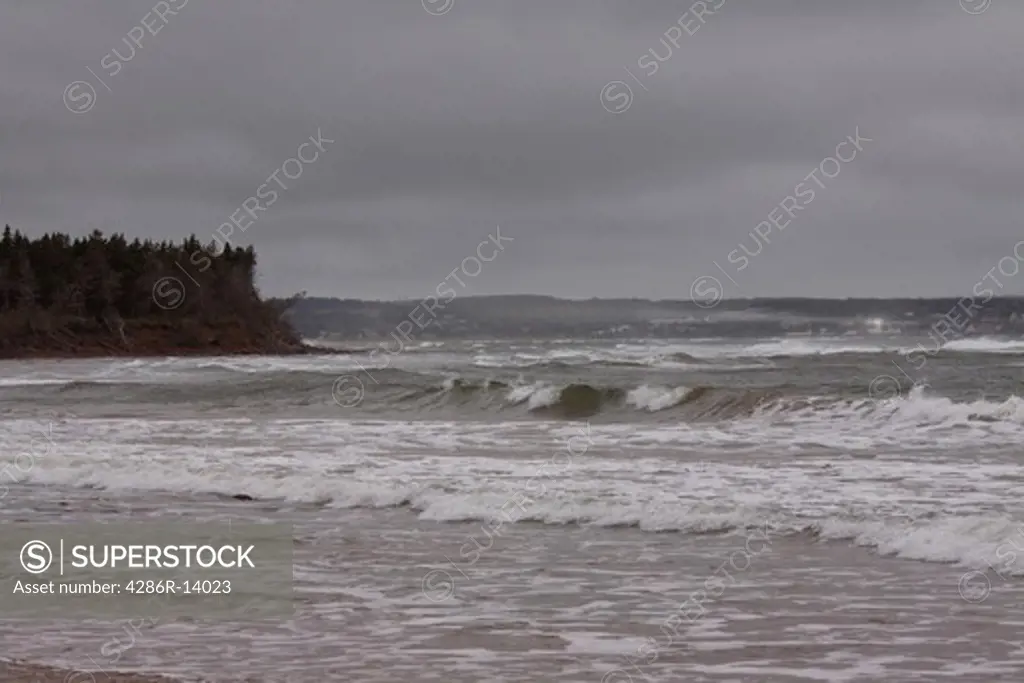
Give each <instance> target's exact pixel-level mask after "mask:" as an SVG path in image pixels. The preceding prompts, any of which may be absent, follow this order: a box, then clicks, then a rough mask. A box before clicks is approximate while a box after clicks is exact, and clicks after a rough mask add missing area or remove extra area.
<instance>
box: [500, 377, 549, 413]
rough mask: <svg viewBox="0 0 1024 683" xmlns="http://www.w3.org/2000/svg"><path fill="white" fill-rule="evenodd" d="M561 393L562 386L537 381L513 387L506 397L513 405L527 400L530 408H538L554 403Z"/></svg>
mask: <svg viewBox="0 0 1024 683" xmlns="http://www.w3.org/2000/svg"><path fill="white" fill-rule="evenodd" d="M561 393H562V389H561V387H557V386H552V385H550V384H547V383H545V382H537V383H536V384H529V385H521V386H517V387H512V389H511V390H510V391H509V392H508V396H507V397H506V398H507V400H508V402H509V403H511V404H512V405H518V404H520V403H523V402H524V401H525V402H526V405H527V407H528V408H529V409H530V410H536V409H538V408H545V407H547V406H550V405H554V404H555V402H557V401H558V397H559V395H560V394H561Z"/></svg>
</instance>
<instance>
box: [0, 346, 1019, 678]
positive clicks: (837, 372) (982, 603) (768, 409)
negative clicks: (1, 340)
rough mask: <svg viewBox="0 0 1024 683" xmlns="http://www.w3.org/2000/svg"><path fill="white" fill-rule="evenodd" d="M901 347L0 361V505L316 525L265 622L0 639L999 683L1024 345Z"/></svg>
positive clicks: (250, 659)
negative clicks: (275, 611) (293, 600)
mask: <svg viewBox="0 0 1024 683" xmlns="http://www.w3.org/2000/svg"><path fill="white" fill-rule="evenodd" d="M918 344H921V345H922V347H923V348H925V349H931V348H932V342H930V341H929V340H928V339H926V338H921V337H908V336H894V335H883V334H869V333H861V334H849V335H845V336H842V337H834V338H829V337H814V338H809V337H800V336H789V337H783V338H742V337H737V338H720V339H696V340H693V339H691V340H658V341H650V340H647V341H645V340H620V341H595V340H570V339H563V340H555V341H530V340H519V341H459V342H429V343H421V344H416V345H409V346H408V347H407V348H404V349H401V350H399V349H396V348H394V344H392V345H391V348H390V349H389V352H388V353H379V352H378V353H375V354H374V355H373V357H372V358H371V357H370V354H369V352H370V349H366V350H364V352H360V353H355V354H350V355H323V356H306V357H289V358H275V357H253V358H197V359H155V360H141V359H136V360H128V361H125V360H81V361H78V360H76V361H60V362H57V361H35V362H22V363H5V364H3V365H0V411H2V412H3V435H4V441H5V444H4V445H5V448H4V449H3V453H4V455H3V456H0V468H3V466H4V465H6V466H7V467H6V469H3V470H2V471H3V472H5V473H6V475H7V476H6V479H5V480H4V482H3V483H5V484H8V485H9V491H8V493H7V494H6V495H5V496H4V498H3V499H2V500H0V510H2V513H3V515H4V519H5V520H8V521H15V520H33V521H40V520H57V519H85V518H88V519H93V518H99V519H119V518H129V517H138V516H140V515H148V516H153V515H185V516H189V517H192V518H197V519H211V520H213V519H221V518H223V517H224V516H225V515H238V516H239V517H244V518H246V519H267V520H275V521H289V522H292V523H294V524H295V525H296V529H297V532H296V533H297V534H298V535H299V536H300V538H304V539H306V540H307V541H309V542H308V543H306V544H300V545H299V546H297V548H298V550H297V553H296V562H297V565H296V570H295V577H296V586H297V591H298V594H299V596H300V600H298V601H297V611H296V616H295V618H294V619H293V620H290V621H287V622H285V623H281V624H276V625H268V624H260V625H254V624H248V625H247V624H234V625H230V624H229V625H217V626H211V625H200V624H163V625H160V626H158V627H155V628H154V631H153V632H154V634H158V637H154V638H151V639H140V641H139V642H138V643H137V644H136V645H135V646H134V647H133V648H132V649H131V650H130V651H128V652H126V653H124V654H123V655H121V656H120V657H119V659H118V661H117V662H110V661H109V658H108V659H106V660H104V659H102V658H101V656H100V655H98V652H99V648H100V646H101V645H102V644H103V638H104V634H105V633H111V632H112V631H116V629H117V625H116V624H100V623H97V624H91V625H88V626H77V625H76V626H73V627H72V626H70V625H46V624H42V625H41V624H21V623H17V624H15V623H13V622H7V624H6V625H4V626H2V627H0V630H3V632H4V633H3V636H2V637H3V639H4V642H5V645H7V649H6V654H8V655H9V656H27V657H32V658H35V659H37V660H43V661H53V662H60V663H63V664H65V665H70V666H75V667H79V668H86V669H88V668H94V666H95V665H96V664H99V665H101V666H105V667H108V668H109V667H112V666H114V665H115V664H116V666H118V667H119V668H132V667H138V668H142V669H144V670H149V671H163V672H171V673H175V674H178V675H183V676H208V677H212V678H215V679H218V680H219V679H224V680H242V679H246V678H248V679H251V680H260V681H282V680H288V681H292V680H294V681H307V680H308V681H313V680H324V678H327V679H330V680H367V681H371V680H372V681H378V680H379V681H393V680H397V679H399V678H404V679H406V680H424V681H427V680H445V681H480V680H495V681H534V680H537V681H540V680H544V681H547V680H560V681H561V680H565V681H594V683H597V682H598V681H601V680H602V677H606V678H605V680H607V681H627V680H629V678H632V680H636V681H640V680H687V681H689V680H693V681H748V680H749V681H769V680H771V681H775V680H778V681H789V680H822V681H825V680H827V681H860V680H864V681H876V680H877V681H883V680H884V681H912V680H913V681H917V680H921V681H933V680H941V679H943V678H954V677H955V678H957V679H958V680H960V681H984V682H986V683H990V682H991V681H1003V680H1005V681H1011V680H1020V674H1021V673H1024V644H1022V640H1021V637H1020V635H1019V633H1020V626H1021V621H1022V620H1021V618H1020V611H1019V609H1020V604H1021V600H1020V598H1021V597H1022V594H1024V590H1022V586H1024V559H1018V557H1017V556H1018V555H1020V554H1021V553H1024V503H1022V502H1021V500H1022V499H1021V496H1020V491H1021V486H1022V484H1024V475H1022V474H1021V472H1020V462H1021V451H1020V444H1021V442H1022V437H1024V403H1022V401H1021V399H1019V398H1018V397H1017V393H1018V392H1019V391H1020V387H1021V382H1022V381H1024V342H1021V341H1018V340H1016V339H1013V338H1008V337H1003V338H999V337H978V338H971V339H961V340H958V341H954V342H952V343H950V344H947V345H945V347H944V348H942V349H938V350H934V351H932V350H928V351H927V352H926V353H922V352H921V351H920V350H919V349H918ZM914 349H918V352H917V353H916V354H913V353H910V355H909V357H908V353H909V352H911V351H913V350H914ZM235 494H247V495H249V496H252V497H254V498H255V499H256V500H254V501H251V502H243V501H235V500H231V499H230V498H228V496H231V495H235ZM755 534H762V535H763V536H764V538H766V539H768V540H767V541H765V542H761V543H760V544H755V546H753V547H756V548H760V549H761V551H760V552H757V553H754V552H752V551H750V547H751V546H750V539H751V538H752V537H754V536H753V535H755ZM744 549H746V550H744ZM736 553H740V555H737V554H736ZM730 558H732V559H730ZM726 561H728V562H733V563H736V562H739V564H741V565H743V568H742V569H738V568H737V567H736V566H734V565H730V566H731V567H733V568H732V569H731V570H730V580H729V581H728V582H725V581H722V580H721V578H720V577H721V575H720V574H717V576H719V578H718V579H713V580H712V579H711V578H710V577H712V576H714V575H716V574H715V573H716V571H718V569H720V568H721V566H722V565H723V562H726ZM709 581H711V583H708V582H709ZM694 591H704V594H703V597H700V596H698V597H697V598H694V597H693V596H694ZM694 600H696V603H694ZM684 604H690V605H691V607H690V608H689V610H690V611H689V612H687V614H689V615H690V616H694V615H695V614H696V615H697V616H696V617H695V618H693V619H692V620H688V621H687V622H686V628H685V633H684V631H683V630H682V627H680V626H679V625H678V624H676V626H675V627H673V628H671V629H667V630H666V629H664V628H662V627H663V626H664V623H665V621H666V619H668V618H669V617H670V616H671V614H672V613H673V611H676V610H678V609H679V608H680V606H681V605H684ZM693 604H697V605H698V606H700V609H699V610H697V611H694V609H693V607H692V606H693ZM698 612H699V614H698ZM688 619H689V617H688ZM666 634H672V635H671V636H670V635H666ZM681 634H682V635H681ZM649 639H653V640H649ZM637 648H641V649H642V652H641V653H640V654H638V653H637ZM644 648H645V649H644ZM90 658H92V660H95V661H93V663H92V664H91V663H90V661H91V660H90ZM631 667H632V668H631ZM623 670H624V671H625V672H626V673H622V671H623ZM609 672H612V673H609ZM624 676H628V677H629V678H624Z"/></svg>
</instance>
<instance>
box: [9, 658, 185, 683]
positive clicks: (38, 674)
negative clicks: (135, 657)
mask: <svg viewBox="0 0 1024 683" xmlns="http://www.w3.org/2000/svg"><path fill="white" fill-rule="evenodd" d="M0 683H173V680H172V679H170V678H164V677H162V676H143V675H139V674H127V673H116V672H111V673H109V674H104V673H89V672H84V671H71V670H68V669H56V668H54V667H49V666H43V665H41V664H31V663H28V662H4V661H0Z"/></svg>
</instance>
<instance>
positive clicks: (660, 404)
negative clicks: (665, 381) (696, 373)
mask: <svg viewBox="0 0 1024 683" xmlns="http://www.w3.org/2000/svg"><path fill="white" fill-rule="evenodd" d="M688 393H690V389H689V388H688V387H676V388H674V389H670V388H665V387H651V386H648V385H646V384H644V385H643V386H640V387H637V388H636V389H633V390H632V391H630V392H629V393H628V394H627V395H626V403H628V404H629V405H631V406H634V407H636V408H640V409H641V410H647V411H650V412H652V413H653V412H657V411H659V410H664V409H665V408H671V407H672V406H674V405H677V404H678V403H679V402H680V401H682V400H683V398H685V397H686V395H687V394H688Z"/></svg>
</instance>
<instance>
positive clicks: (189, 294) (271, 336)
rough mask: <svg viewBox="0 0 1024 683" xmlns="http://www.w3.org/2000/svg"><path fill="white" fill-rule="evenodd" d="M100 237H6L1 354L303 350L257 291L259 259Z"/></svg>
mask: <svg viewBox="0 0 1024 683" xmlns="http://www.w3.org/2000/svg"><path fill="white" fill-rule="evenodd" d="M211 249H212V247H205V246H204V245H203V244H202V243H200V242H199V240H198V239H196V237H195V236H194V235H193V236H192V237H189V238H188V239H186V240H184V241H183V242H182V243H180V244H174V243H171V242H159V243H157V242H153V241H150V240H146V241H144V242H141V241H139V240H138V239H135V240H133V241H132V242H128V241H127V240H126V239H125V237H124V235H120V234H114V235H111V236H109V237H105V236H104V235H103V233H101V232H100V231H94V232H93V233H92V234H91V235H89V236H88V237H85V238H82V237H79V238H75V239H72V238H71V237H69V236H68V235H64V234H60V233H53V234H46V235H43V236H42V237H40V238H38V239H29V238H27V237H25V236H24V235H22V234H21V233H20V232H17V231H14V232H12V230H11V227H10V226H7V227H6V229H5V230H4V233H3V238H2V239H0V357H3V358H17V357H43V356H67V357H74V356H101V355H102V356H106V355H186V354H222V353H294V352H301V351H302V350H303V346H302V343H301V340H300V338H299V336H298V335H297V334H296V333H295V331H294V330H293V329H292V328H291V326H290V325H288V323H286V322H284V321H283V320H282V317H281V316H282V313H283V312H284V310H285V308H286V307H287V305H288V303H289V302H288V301H285V302H274V303H269V302H266V301H263V300H261V299H260V296H259V292H258V291H257V289H256V285H255V277H256V253H255V251H254V250H253V249H252V247H249V248H247V249H242V248H240V247H238V248H233V247H231V246H230V245H228V246H227V247H226V248H225V249H224V251H223V253H221V254H219V255H216V256H214V255H213V253H211Z"/></svg>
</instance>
